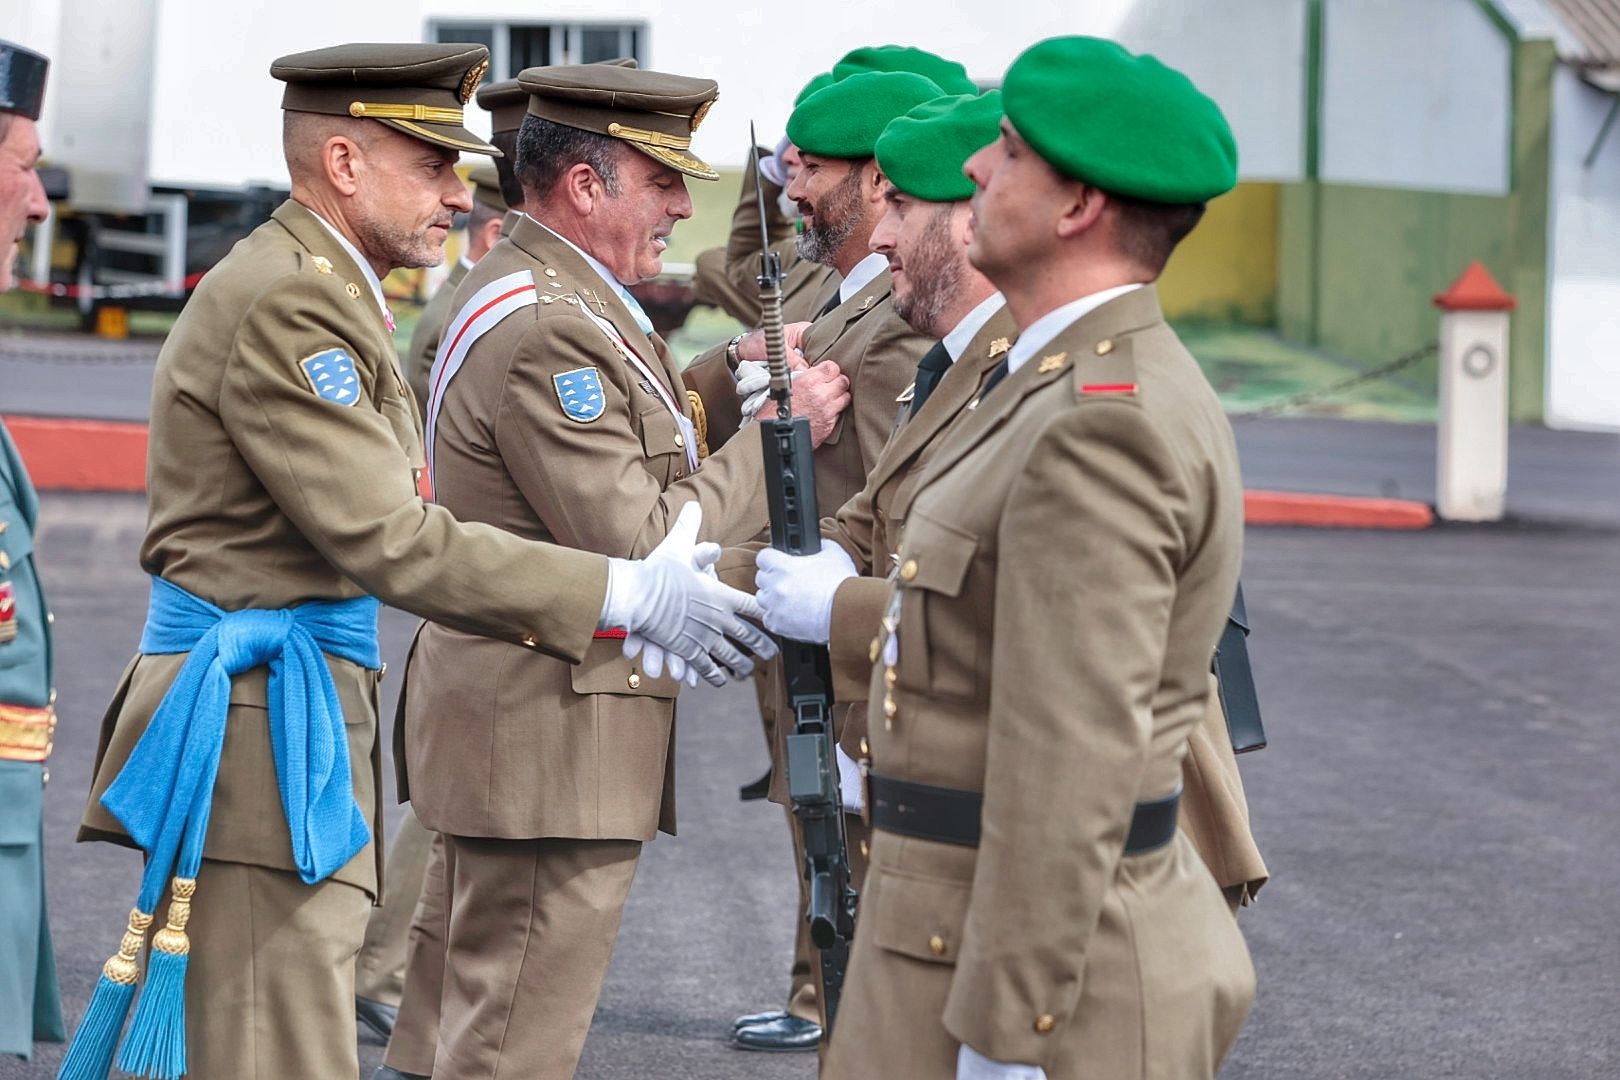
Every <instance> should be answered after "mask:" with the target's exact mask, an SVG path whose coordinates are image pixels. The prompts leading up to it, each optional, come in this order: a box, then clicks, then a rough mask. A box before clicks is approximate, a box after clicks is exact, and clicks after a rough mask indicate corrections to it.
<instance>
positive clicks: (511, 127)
mask: <svg viewBox="0 0 1620 1080" xmlns="http://www.w3.org/2000/svg"><path fill="white" fill-rule="evenodd" d="M596 63H597V65H599V66H602V67H622V68H633V67H635V66H636V61H635V58H634V57H632V56H621V57H618V58H617V59H614V60H598V61H597V62H596ZM478 107H479V108H481V109H486V110H488V112H489V115H490V131H491V132H492V133H493V134H496V135H499V134H501V133H502V132H505V131H516V130H517V129H518V128H520V127H522V126H523V117H524V116H526V115H527V114H528V111H529V92H528V91H527V90H525V89H523V87H522V86H519V85H518V81H517V80H516V79H502V80H501V81H500V82H492V83H486V84H485V85H484V86H482V87H480V88H479V90H478Z"/></svg>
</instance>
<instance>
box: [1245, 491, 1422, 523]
mask: <svg viewBox="0 0 1620 1080" xmlns="http://www.w3.org/2000/svg"><path fill="white" fill-rule="evenodd" d="M1243 520H1244V521H1245V522H1246V523H1248V524H1250V525H1299V526H1306V527H1309V528H1314V529H1427V528H1428V527H1429V526H1430V525H1433V524H1434V508H1433V507H1431V506H1430V505H1429V504H1428V503H1420V502H1414V501H1412V500H1410V499H1372V498H1362V497H1358V496H1355V495H1302V494H1297V493H1295V492H1291V491H1245V492H1244V493H1243Z"/></svg>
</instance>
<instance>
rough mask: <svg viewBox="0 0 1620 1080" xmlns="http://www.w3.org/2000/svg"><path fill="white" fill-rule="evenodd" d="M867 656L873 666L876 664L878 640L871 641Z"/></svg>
mask: <svg viewBox="0 0 1620 1080" xmlns="http://www.w3.org/2000/svg"><path fill="white" fill-rule="evenodd" d="M867 655H869V656H870V657H871V658H872V663H874V664H875V663H877V658H878V639H877V638H873V639H872V648H871V649H870V650H868V653H867Z"/></svg>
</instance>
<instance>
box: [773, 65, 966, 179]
mask: <svg viewBox="0 0 1620 1080" xmlns="http://www.w3.org/2000/svg"><path fill="white" fill-rule="evenodd" d="M940 94H941V91H940V89H939V87H938V86H936V85H935V84H934V83H933V82H932V81H931V80H929V79H925V78H923V77H922V76H921V75H918V74H916V73H915V72H910V71H865V72H862V73H860V74H859V75H851V76H850V77H849V78H847V79H844V80H843V81H842V82H835V83H833V84H832V85H831V86H824V87H822V88H821V89H820V90H817V91H816V92H815V93H813V94H811V95H810V96H809V97H807V98H805V99H804V101H802V102H801V103H800V104H799V105H797V106H796V107H795V108H794V110H793V115H791V116H789V117H788V122H787V133H788V138H790V139H792V140H793V145H795V146H797V147H798V148H799V149H800V150H802V151H804V152H805V153H807V154H815V155H817V156H818V157H830V158H867V157H871V156H872V149H873V147H875V146H877V140H878V136H879V135H881V134H883V129H884V128H885V127H887V126H888V123H889V121H890V120H893V119H894V118H895V117H897V116H904V115H905V114H906V113H907V112H909V111H910V110H911V109H913V108H915V107H916V106H918V105H921V104H922V103H923V102H925V101H932V100H933V99H934V98H937V97H939V96H940Z"/></svg>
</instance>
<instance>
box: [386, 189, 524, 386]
mask: <svg viewBox="0 0 1620 1080" xmlns="http://www.w3.org/2000/svg"><path fill="white" fill-rule="evenodd" d="M467 179H468V180H470V181H472V196H473V200H472V210H471V212H469V213H468V215H467V239H466V248H465V250H464V252H463V254H462V256H461V258H459V259H457V260H456V263H455V265H454V266H452V267H451V268H450V273H449V274H447V275H445V279H444V281H443V282H441V283H440V284H439V287H438V288H437V289H435V290H434V292H433V296H432V297H431V298H430V299H429V300H428V302H427V305H426V306H425V307H423V308H422V314H421V316H420V317H419V318H418V319H417V320H416V326H415V327H414V328H413V329H412V330H411V343H410V345H409V347H408V348H407V349H406V350H405V365H404V366H405V380H406V382H408V383H409V384H410V387H411V394H412V396H413V397H415V399H416V405H417V408H418V409H419V410H420V409H421V407H422V405H423V404H424V403H425V402H426V401H427V393H428V370H429V369H430V368H432V367H433V354H434V352H435V351H437V350H438V348H439V336H440V335H441V334H443V333H444V324H445V322H446V321H447V320H448V319H449V318H450V299H451V297H453V296H455V294H456V286H458V285H460V284H461V279H462V278H464V277H466V276H467V271H468V270H471V269H472V268H473V264H474V263H476V262H477V261H478V260H479V259H482V258H483V257H484V256H485V255H487V254H488V253H489V249H490V248H492V247H494V246H495V242H496V241H497V240H499V239H500V238H501V224H502V222H504V221H505V220H506V214H507V210H508V207H507V205H506V200H505V199H503V198H502V197H501V181H500V175H499V174H498V173H497V172H496V171H495V166H494V165H492V164H483V165H477V166H474V168H473V170H472V172H471V173H469V174H468V176H467Z"/></svg>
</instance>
